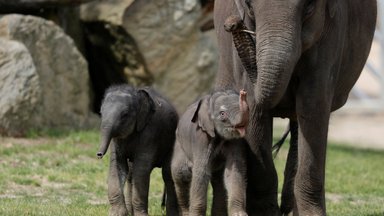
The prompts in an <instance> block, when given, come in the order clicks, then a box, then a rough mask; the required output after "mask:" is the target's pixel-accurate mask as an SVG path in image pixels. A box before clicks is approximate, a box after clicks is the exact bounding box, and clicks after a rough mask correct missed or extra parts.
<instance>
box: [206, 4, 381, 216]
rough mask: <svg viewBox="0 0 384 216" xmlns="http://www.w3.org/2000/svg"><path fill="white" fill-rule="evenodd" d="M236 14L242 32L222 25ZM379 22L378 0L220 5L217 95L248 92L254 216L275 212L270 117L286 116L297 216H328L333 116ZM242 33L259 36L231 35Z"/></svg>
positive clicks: (250, 200)
mask: <svg viewBox="0 0 384 216" xmlns="http://www.w3.org/2000/svg"><path fill="white" fill-rule="evenodd" d="M232 15H237V16H238V17H240V21H241V24H244V26H241V25H238V24H236V25H232V26H231V24H230V22H229V24H228V23H225V22H226V21H227V22H228V20H227V18H228V17H230V16H232ZM230 21H231V20H230ZM232 21H233V20H232ZM375 21H376V1H375V0H364V1H362V0H328V1H327V0H216V2H215V6H214V22H215V23H214V24H215V29H216V33H217V37H218V44H219V51H220V61H219V70H218V73H217V77H216V82H215V89H216V90H219V89H227V88H230V89H238V90H239V89H242V88H244V89H245V90H246V91H247V92H248V94H249V97H248V104H249V106H250V123H249V127H248V131H247V137H246V138H247V140H248V142H249V145H250V147H251V149H252V151H253V153H254V158H253V159H254V160H253V162H252V164H250V166H251V168H248V169H249V170H251V172H250V173H249V174H250V175H249V178H250V179H249V180H248V183H249V185H250V187H249V191H248V194H250V196H248V197H247V198H248V211H249V212H250V214H251V215H252V214H262V215H274V214H278V213H276V209H277V201H276V200H277V198H276V197H277V177H276V171H275V169H274V166H273V162H272V155H271V143H272V118H273V117H283V118H289V119H290V120H291V121H292V122H297V124H298V127H299V130H298V167H297V174H296V177H295V181H294V195H295V201H296V205H295V208H294V210H293V211H294V213H295V214H299V215H325V214H326V209H325V191H324V182H325V177H324V175H325V157H326V146H327V133H328V123H329V117H330V113H331V112H332V111H334V110H337V109H339V108H340V107H342V106H343V105H344V104H345V102H346V100H347V97H348V94H349V92H350V90H351V88H352V86H353V85H354V84H355V82H356V80H357V78H358V77H359V75H360V73H361V71H362V69H363V67H364V64H365V62H366V59H367V57H368V53H369V50H370V47H371V42H372V38H373V34H374V29H375ZM224 24H226V26H225V28H224ZM228 25H229V26H228ZM239 26H240V27H239ZM243 27H246V28H247V29H248V30H250V31H254V35H253V36H254V38H251V39H249V38H250V37H249V35H248V36H244V37H243V39H244V38H248V39H249V40H243V41H242V39H241V37H240V39H239V40H236V37H233V36H232V35H234V36H236V35H239V33H243V32H239V31H237V32H236V30H238V29H239V28H240V29H241V28H243ZM228 31H232V33H233V34H231V33H228ZM234 42H235V43H234ZM241 43H243V44H241ZM235 44H236V47H237V50H236V47H235ZM252 44H253V45H252ZM250 45H251V46H250ZM239 56H241V57H242V58H240V57H239ZM245 72H248V74H247V73H245Z"/></svg>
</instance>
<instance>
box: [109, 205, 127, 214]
mask: <svg viewBox="0 0 384 216" xmlns="http://www.w3.org/2000/svg"><path fill="white" fill-rule="evenodd" d="M127 215H128V210H127V208H126V207H125V205H115V206H112V207H111V209H110V210H109V216H127Z"/></svg>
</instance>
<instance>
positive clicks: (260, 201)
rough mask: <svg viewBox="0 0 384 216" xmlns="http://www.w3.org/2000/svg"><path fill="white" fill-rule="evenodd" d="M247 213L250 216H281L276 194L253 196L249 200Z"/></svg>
mask: <svg viewBox="0 0 384 216" xmlns="http://www.w3.org/2000/svg"><path fill="white" fill-rule="evenodd" d="M247 198H249V197H247ZM247 213H248V215H249V216H257V215H265V216H281V213H280V209H279V206H278V204H277V199H276V196H275V194H271V195H261V194H260V195H258V196H251V198H250V199H248V200H247Z"/></svg>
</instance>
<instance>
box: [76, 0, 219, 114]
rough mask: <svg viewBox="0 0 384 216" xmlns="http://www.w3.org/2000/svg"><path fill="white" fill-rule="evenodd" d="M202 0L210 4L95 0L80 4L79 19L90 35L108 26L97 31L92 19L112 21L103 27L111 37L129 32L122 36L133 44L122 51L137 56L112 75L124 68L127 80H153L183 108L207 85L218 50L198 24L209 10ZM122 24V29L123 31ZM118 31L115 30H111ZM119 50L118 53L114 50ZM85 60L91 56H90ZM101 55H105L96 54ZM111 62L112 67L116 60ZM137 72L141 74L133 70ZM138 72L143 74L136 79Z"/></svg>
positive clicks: (191, 0)
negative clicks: (90, 31)
mask: <svg viewBox="0 0 384 216" xmlns="http://www.w3.org/2000/svg"><path fill="white" fill-rule="evenodd" d="M202 2H204V3H205V4H204V5H203V6H205V5H210V4H207V3H206V2H207V1H197V0H181V1H171V0H156V1H150V0H135V1H133V0H111V1H105V0H104V1H103V0H102V1H94V2H91V3H87V4H84V5H82V6H81V19H82V20H83V21H84V24H85V26H86V28H85V29H87V30H89V29H93V31H92V34H89V32H88V33H87V32H86V35H87V37H88V38H89V39H90V41H92V39H94V38H96V37H93V36H95V35H98V37H100V36H102V35H105V34H104V33H102V31H103V32H106V31H105V30H103V29H102V28H99V29H100V30H96V31H95V28H94V27H95V26H96V24H95V23H96V22H99V23H100V24H99V26H103V25H104V26H109V27H110V28H105V29H107V30H108V32H109V34H111V33H113V34H112V35H113V38H117V39H119V38H127V39H125V40H124V41H125V47H133V48H135V49H126V50H125V56H136V57H135V58H130V60H127V61H125V63H124V64H125V65H126V66H125V71H128V72H126V73H122V72H121V70H115V72H114V73H115V75H114V76H116V77H118V76H119V74H123V75H124V76H125V77H126V78H125V79H126V80H127V82H129V83H131V84H134V85H135V84H137V85H148V84H152V85H154V87H155V88H157V89H158V90H159V91H161V92H162V93H163V94H164V95H166V96H167V97H168V98H169V99H170V100H171V101H172V102H173V104H174V105H175V106H176V108H177V109H178V110H179V111H183V110H184V109H185V108H186V106H188V105H189V104H190V103H192V101H193V100H195V99H196V98H197V97H198V96H199V95H201V94H202V93H204V92H206V91H208V90H209V89H210V88H211V84H212V81H213V77H214V74H215V73H216V70H217V60H218V56H217V48H216V44H215V39H214V38H215V37H214V33H213V31H206V32H203V31H201V30H200V29H201V28H202V26H201V25H202V24H205V23H206V20H205V17H206V16H207V12H206V11H207V10H205V9H202V7H201V3H202ZM209 2H210V1H209ZM91 24H92V25H93V26H91ZM121 27H123V29H124V30H125V32H126V33H123V32H122V31H121ZM114 29H119V31H115V30H114ZM204 29H206V28H204ZM208 29H209V27H208ZM117 32H119V33H118V34H115V33H117ZM109 38H110V37H109ZM102 41H103V42H104V46H105V47H108V46H109V47H111V48H113V47H115V50H117V49H116V47H122V46H121V45H119V43H116V42H113V41H112V40H108V37H105V39H104V40H102ZM109 41H112V42H113V43H112V44H111V43H109ZM115 41H117V40H115ZM120 41H122V40H120ZM93 44H96V43H93ZM120 44H121V43H120ZM116 45H118V46H116ZM136 47H137V49H136ZM87 50H88V51H89V50H90V49H89V48H87ZM109 50H113V49H109ZM120 50H121V49H120ZM118 51H119V50H118ZM113 52H114V53H115V51H113ZM130 52H131V53H133V55H132V54H130ZM92 53H93V52H92ZM99 53H100V52H99ZM119 55H120V54H119V53H118V55H115V56H119ZM88 60H89V62H91V61H92V60H90V58H89V57H88ZM101 61H103V60H97V62H101ZM104 61H105V60H104ZM113 62H118V61H116V60H114V61H113ZM129 62H136V63H134V64H130V63H129ZM109 65H111V68H116V66H115V65H116V64H109ZM132 65H138V67H132ZM91 67H92V64H91ZM119 67H121V64H120V66H119ZM97 68H101V67H97ZM109 71H110V70H109ZM90 72H91V76H92V74H99V72H93V70H92V69H91V71H90ZM138 72H140V74H143V75H144V76H137V74H138ZM108 73H110V74H111V73H113V72H108ZM97 76H99V75H97ZM109 76H111V75H109ZM137 77H141V79H139V80H138V79H137ZM104 80H108V79H104ZM120 80H121V78H120ZM152 80H153V82H152ZM116 82H118V81H116ZM109 83H110V82H107V83H106V84H107V85H108V84H109ZM98 85H99V84H98ZM104 85H105V84H104ZM95 92H96V91H95ZM99 92H101V91H99ZM96 97H97V96H96Z"/></svg>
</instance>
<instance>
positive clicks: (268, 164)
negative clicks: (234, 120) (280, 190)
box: [246, 108, 280, 216]
mask: <svg viewBox="0 0 384 216" xmlns="http://www.w3.org/2000/svg"><path fill="white" fill-rule="evenodd" d="M251 110H253V111H251V112H250V113H251V117H250V118H251V119H250V122H249V127H248V130H247V133H248V135H247V136H246V138H247V141H248V144H249V147H250V148H251V152H248V158H247V160H248V162H247V163H248V166H247V177H248V184H247V213H248V215H271V216H274V215H279V214H280V210H279V207H278V204H277V174H276V170H275V166H274V164H273V159H272V117H271V116H270V114H269V113H268V112H265V111H257V110H256V109H255V108H253V109H251Z"/></svg>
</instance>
